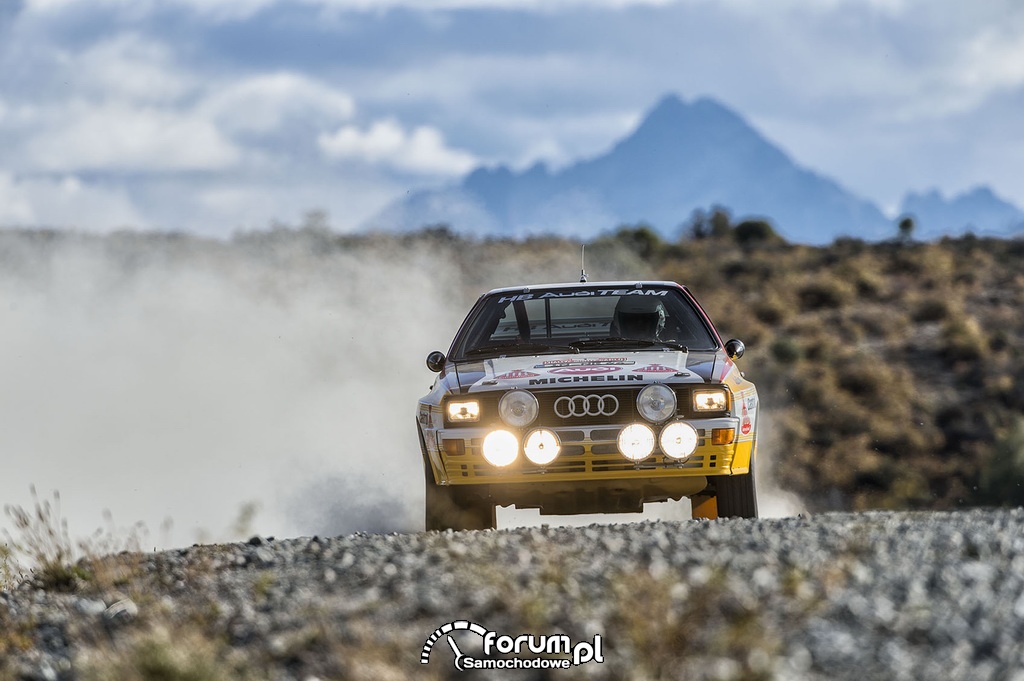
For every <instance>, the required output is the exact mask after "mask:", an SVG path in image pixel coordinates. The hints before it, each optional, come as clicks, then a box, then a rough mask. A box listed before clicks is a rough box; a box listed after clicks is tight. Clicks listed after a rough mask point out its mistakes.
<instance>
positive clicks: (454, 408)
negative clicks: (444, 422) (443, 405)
mask: <svg viewBox="0 0 1024 681" xmlns="http://www.w3.org/2000/svg"><path fill="white" fill-rule="evenodd" d="M448 420H449V421H451V422H452V423H468V422H470V421H479V420H480V403H479V402H477V401H476V400H467V401H465V402H449V403H448Z"/></svg>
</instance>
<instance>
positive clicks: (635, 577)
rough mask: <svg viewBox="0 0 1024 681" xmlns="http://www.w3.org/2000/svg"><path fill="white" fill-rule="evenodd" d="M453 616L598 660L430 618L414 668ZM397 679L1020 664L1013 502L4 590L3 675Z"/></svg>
mask: <svg viewBox="0 0 1024 681" xmlns="http://www.w3.org/2000/svg"><path fill="white" fill-rule="evenodd" d="M455 621H470V622H473V623H477V624H479V625H481V626H482V627H484V628H486V629H488V630H490V631H493V632H495V633H496V634H497V635H499V636H500V635H509V636H516V635H518V634H524V633H527V634H566V635H568V636H569V638H570V639H571V641H572V642H573V643H574V644H576V643H578V642H590V643H593V642H594V641H595V636H597V635H600V636H601V637H602V638H601V645H602V653H603V657H604V662H603V663H597V662H588V663H585V664H581V665H579V666H576V667H573V668H572V669H569V670H556V671H549V670H535V669H531V670H522V671H508V670H501V671H471V672H460V671H457V670H456V669H455V666H454V664H453V660H454V656H453V651H452V648H451V647H450V645H449V644H448V642H447V637H446V636H441V637H440V638H439V639H438V642H437V645H436V646H435V647H434V648H433V650H432V652H431V654H430V657H429V663H428V664H425V665H424V664H421V660H420V656H421V651H422V648H423V646H424V643H425V641H426V639H428V637H430V636H431V634H432V633H433V632H434V631H435V630H436V629H438V628H439V627H441V626H442V625H444V624H446V623H450V622H455ZM452 639H453V642H456V645H457V647H459V648H460V650H461V652H462V653H464V654H466V655H469V656H471V657H473V656H481V654H482V649H481V641H482V638H481V636H480V635H478V634H475V633H473V632H471V631H456V632H454V633H453V634H452ZM502 657H512V656H502ZM524 657H527V656H524ZM413 677H415V678H428V679H429V678H433V679H448V678H463V677H466V678H502V679H508V678H518V679H547V678H565V679H575V678H585V679H687V680H691V679H826V678H828V679H939V678H941V679H967V678H969V679H1024V510H1021V509H1016V510H1000V511H983V510H974V511H964V512H955V513H932V512H929V513H880V512H874V513H864V514H823V515H815V516H810V517H799V518H786V519H774V520H719V521H684V522H678V523H677V522H657V523H640V524H622V525H592V526H589V527H584V528H561V527H559V528H551V527H542V528H524V529H512V530H500V531H488V532H465V533H450V532H449V533H420V534H403V535H362V534H356V535H351V536H346V537H334V538H325V537H312V538H301V539H288V540H272V539H268V538H258V537H254V538H253V539H252V540H250V541H249V542H247V543H240V544H230V545H213V546H195V547H192V548H188V549H181V550H176V551H165V552H161V553H155V554H121V555H118V556H112V557H108V558H105V559H100V560H94V561H91V562H85V563H81V564H79V565H77V566H75V567H74V568H73V569H67V570H64V571H61V570H50V571H49V572H45V573H37V576H36V578H35V583H34V584H32V583H23V584H21V585H20V586H18V587H17V588H15V589H13V590H12V591H10V592H7V593H0V679H3V680H4V681H6V680H7V679H77V678H83V679H196V680H202V679H233V678H251V679H313V678H317V679H405V678H413Z"/></svg>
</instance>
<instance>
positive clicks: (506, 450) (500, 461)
mask: <svg viewBox="0 0 1024 681" xmlns="http://www.w3.org/2000/svg"><path fill="white" fill-rule="evenodd" d="M518 456H519V440H517V439H516V436H515V435H513V434H512V433H510V432H508V431H507V430H495V431H492V432H490V433H488V434H487V437H485V438H484V458H485V459H486V460H487V463H489V464H491V465H492V466H497V467H498V468H504V467H505V466H508V465H510V464H511V463H512V462H513V461H515V460H516V457H518Z"/></svg>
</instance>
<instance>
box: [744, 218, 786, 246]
mask: <svg viewBox="0 0 1024 681" xmlns="http://www.w3.org/2000/svg"><path fill="white" fill-rule="evenodd" d="M732 238H733V239H735V240H736V243H738V244H742V245H753V244H759V243H771V242H781V241H782V240H783V239H782V237H781V236H779V234H778V233H777V232H776V231H775V228H774V227H772V226H771V223H769V222H768V221H767V220H744V221H743V222H741V223H740V224H738V225H736V227H735V228H734V229H733V231H732Z"/></svg>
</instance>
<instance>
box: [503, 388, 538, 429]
mask: <svg viewBox="0 0 1024 681" xmlns="http://www.w3.org/2000/svg"><path fill="white" fill-rule="evenodd" d="M539 411H540V405H538V404H537V398H536V397H534V396H533V393H531V392H529V391H528V390H510V391H509V392H507V393H505V394H504V395H502V397H501V400H499V401H498V415H499V416H500V417H501V420H502V421H504V422H505V425H508V426H512V427H513V428H523V427H525V426H528V425H530V424H531V423H533V422H534V421H535V420H536V419H537V414H538V412H539Z"/></svg>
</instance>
